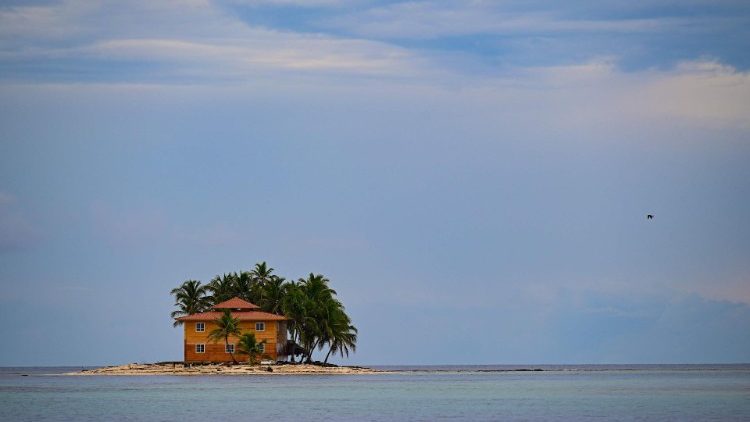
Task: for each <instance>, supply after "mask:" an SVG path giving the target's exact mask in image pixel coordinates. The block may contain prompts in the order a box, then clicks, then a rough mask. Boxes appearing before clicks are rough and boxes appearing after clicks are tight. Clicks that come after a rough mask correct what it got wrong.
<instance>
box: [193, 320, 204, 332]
mask: <svg viewBox="0 0 750 422" xmlns="http://www.w3.org/2000/svg"><path fill="white" fill-rule="evenodd" d="M195 331H197V332H199V333H202V332H204V331H206V323H205V322H196V323H195Z"/></svg>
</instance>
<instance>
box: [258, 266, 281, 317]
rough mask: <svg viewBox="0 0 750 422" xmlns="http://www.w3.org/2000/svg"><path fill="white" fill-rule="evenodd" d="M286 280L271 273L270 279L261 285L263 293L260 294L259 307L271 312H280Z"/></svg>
mask: <svg viewBox="0 0 750 422" xmlns="http://www.w3.org/2000/svg"><path fill="white" fill-rule="evenodd" d="M285 282H286V280H285V279H284V277H278V276H276V275H272V276H271V278H270V280H268V282H267V283H266V284H265V285H264V286H263V288H262V289H261V290H262V292H263V294H262V295H261V299H260V301H259V303H258V305H259V306H260V308H261V309H262V310H263V311H265V312H270V313H272V314H279V313H281V309H282V305H283V303H282V302H283V300H284V295H285V294H286V292H285V290H286V286H287V284H285Z"/></svg>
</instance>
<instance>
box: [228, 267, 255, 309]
mask: <svg viewBox="0 0 750 422" xmlns="http://www.w3.org/2000/svg"><path fill="white" fill-rule="evenodd" d="M233 283H234V284H233V286H232V296H237V297H240V298H242V299H244V300H246V301H248V302H252V303H257V298H256V297H255V296H254V292H255V290H256V289H255V287H254V284H255V280H254V279H253V275H252V274H251V273H250V272H249V271H240V273H239V274H234V280H233Z"/></svg>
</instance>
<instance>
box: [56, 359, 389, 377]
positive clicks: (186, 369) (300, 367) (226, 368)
mask: <svg viewBox="0 0 750 422" xmlns="http://www.w3.org/2000/svg"><path fill="white" fill-rule="evenodd" d="M387 373H390V371H382V370H377V369H371V368H364V367H360V366H337V365H320V364H318V365H316V364H305V363H301V364H294V365H293V364H255V365H251V364H237V365H234V364H222V363H212V364H201V365H194V364H186V363H184V362H159V363H150V364H139V363H132V364H128V365H119V366H106V367H103V368H97V369H85V370H82V371H79V372H70V373H67V374H65V375H125V376H127V375H131V376H132V375H369V374H387Z"/></svg>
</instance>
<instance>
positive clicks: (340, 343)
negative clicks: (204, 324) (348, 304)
mask: <svg viewBox="0 0 750 422" xmlns="http://www.w3.org/2000/svg"><path fill="white" fill-rule="evenodd" d="M171 294H172V295H173V296H175V306H176V307H177V308H178V309H177V310H175V311H174V312H172V317H173V318H175V317H179V316H183V315H190V314H194V313H199V312H204V311H207V310H209V309H211V307H212V306H214V305H216V304H217V303H220V302H223V301H225V300H228V299H231V298H232V297H240V298H242V299H244V300H247V301H248V302H252V303H254V304H256V305H258V306H260V308H261V310H263V311H265V312H270V313H274V314H279V315H284V316H286V317H287V318H289V319H290V320H289V321H288V324H287V330H288V332H289V338H290V341H291V342H292V346H293V349H294V350H296V349H299V346H301V349H302V350H303V352H302V361H304V362H307V363H311V362H312V361H313V353H314V352H315V350H320V351H325V359H324V362H328V358H329V357H330V355H331V354H334V355H335V354H339V355H341V356H342V357H345V356H348V355H349V353H350V352H354V351H355V350H356V343H357V328H356V327H354V325H353V323H352V321H351V318H349V316H348V315H347V313H346V310H345V308H344V305H343V304H342V303H341V301H340V300H338V298H337V297H336V291H335V290H333V288H331V286H330V281H329V280H328V279H327V278H326V277H325V276H323V275H322V274H314V273H310V274H308V276H307V277H304V278H299V279H298V280H297V281H294V280H289V281H288V280H287V279H285V278H284V277H280V276H278V275H276V274H274V269H273V268H271V267H270V266H268V265H267V264H266V263H265V262H259V263H257V264H255V266H254V267H253V268H252V269H251V270H249V271H240V272H231V273H224V274H222V275H216V276H215V277H214V278H212V279H211V281H209V282H208V284H205V285H202V284H201V282H200V281H197V280H187V281H185V282H184V283H182V285H181V286H179V287H177V288H175V289H172V291H171ZM226 318H227V315H223V316H222V317H221V318H220V319H219V321H222V320H223V325H225V326H229V328H231V321H229V320H226ZM228 318H229V319H230V320H231V319H232V318H231V314H230V315H229V316H228ZM177 325H179V322H175V326H177ZM214 331H216V330H214ZM211 334H213V332H212V333H211ZM225 334H226V335H225ZM229 335H237V336H240V333H239V332H235V333H230V334H227V333H226V328H224V330H223V331H222V333H221V335H219V333H217V334H216V336H214V337H216V340H224V341H225V343H226V342H227V338H228V336H229ZM242 339H245V337H241V340H242ZM245 340H247V341H248V343H247V344H246V345H244V346H248V347H249V346H252V344H251V343H250V342H249V340H250V338H247V339H245ZM252 340H253V341H255V338H254V337H253V338H252ZM256 345H257V344H256ZM244 346H243V345H242V342H240V347H244ZM252 350H254V349H253V348H252V347H249V349H248V351H252ZM232 359H234V356H232ZM292 360H293V361H294V355H292Z"/></svg>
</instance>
